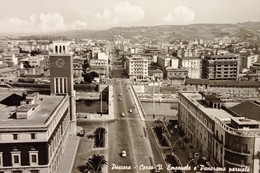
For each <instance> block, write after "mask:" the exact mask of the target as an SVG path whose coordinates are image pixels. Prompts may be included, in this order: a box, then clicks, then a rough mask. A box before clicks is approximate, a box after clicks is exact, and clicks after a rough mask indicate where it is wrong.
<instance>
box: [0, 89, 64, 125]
mask: <svg viewBox="0 0 260 173" xmlns="http://www.w3.org/2000/svg"><path fill="white" fill-rule="evenodd" d="M10 96H11V97H10ZM13 97H17V98H23V93H22V92H15V93H14V92H11V91H5V92H1V93H0V127H1V128H30V127H34V128H42V127H46V126H47V124H45V121H46V120H47V119H48V118H49V117H50V116H51V114H52V112H53V111H54V110H55V109H56V107H57V106H58V105H59V104H60V103H61V102H62V100H63V99H64V98H65V96H51V95H40V97H39V98H40V99H37V100H36V102H35V104H34V105H25V106H22V107H18V106H12V105H8V104H3V103H2V102H3V100H5V102H6V100H7V98H9V101H10V100H11V98H13ZM7 101H8V100H7ZM32 106H33V107H35V106H39V108H38V109H36V110H35V111H34V112H33V113H32V115H31V117H30V118H28V119H16V118H15V117H14V115H13V113H14V112H16V111H17V110H19V111H27V110H28V109H30V108H32Z"/></svg>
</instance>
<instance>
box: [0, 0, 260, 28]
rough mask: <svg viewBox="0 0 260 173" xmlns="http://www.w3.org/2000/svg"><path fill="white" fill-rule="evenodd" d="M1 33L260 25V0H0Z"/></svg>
mask: <svg viewBox="0 0 260 173" xmlns="http://www.w3.org/2000/svg"><path fill="white" fill-rule="evenodd" d="M0 3H1V6H0V33H31V32H33V33H35V32H36V33H42V32H57V31H67V30H77V29H86V30H104V29H109V28H112V27H128V26H156V25H188V24H196V23H220V24H221V23H238V22H247V21H252V22H260V0H0Z"/></svg>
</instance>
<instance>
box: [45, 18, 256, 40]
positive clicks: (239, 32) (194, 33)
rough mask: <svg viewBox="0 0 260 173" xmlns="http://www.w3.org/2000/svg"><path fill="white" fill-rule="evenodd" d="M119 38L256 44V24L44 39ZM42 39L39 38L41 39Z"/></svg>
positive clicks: (111, 31) (159, 28)
mask: <svg viewBox="0 0 260 173" xmlns="http://www.w3.org/2000/svg"><path fill="white" fill-rule="evenodd" d="M115 36H120V37H122V38H126V39H132V40H138V41H140V40H154V41H163V42H169V41H172V40H176V39H181V40H184V39H185V40H193V39H204V40H212V39H221V38H227V39H228V38H232V39H242V40H244V41H247V40H250V39H251V40H252V39H253V40H255V41H257V42H259V38H260V22H245V23H237V24H191V25H161V26H136V27H116V28H111V29H108V30H101V31H88V30H76V31H67V32H60V33H52V34H48V37H55V38H59V37H61V38H62V37H66V38H69V39H72V38H75V39H106V40H113V38H115ZM41 37H43V36H41Z"/></svg>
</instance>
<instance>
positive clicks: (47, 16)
mask: <svg viewBox="0 0 260 173" xmlns="http://www.w3.org/2000/svg"><path fill="white" fill-rule="evenodd" d="M7 22H10V24H12V25H13V26H16V27H20V30H24V31H25V32H26V31H27V32H47V31H57V30H62V29H64V28H65V24H64V18H63V16H62V15H60V14H59V13H37V14H32V15H31V16H30V17H29V19H25V20H23V19H20V18H17V17H13V18H8V19H7Z"/></svg>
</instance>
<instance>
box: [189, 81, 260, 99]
mask: <svg viewBox="0 0 260 173" xmlns="http://www.w3.org/2000/svg"><path fill="white" fill-rule="evenodd" d="M184 84H185V86H186V89H187V90H188V91H197V92H199V91H201V92H215V93H222V94H226V96H230V97H233V96H240V97H258V96H259V94H260V93H259V91H260V82H259V81H227V80H226V81H214V80H208V79H185V83H184Z"/></svg>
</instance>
